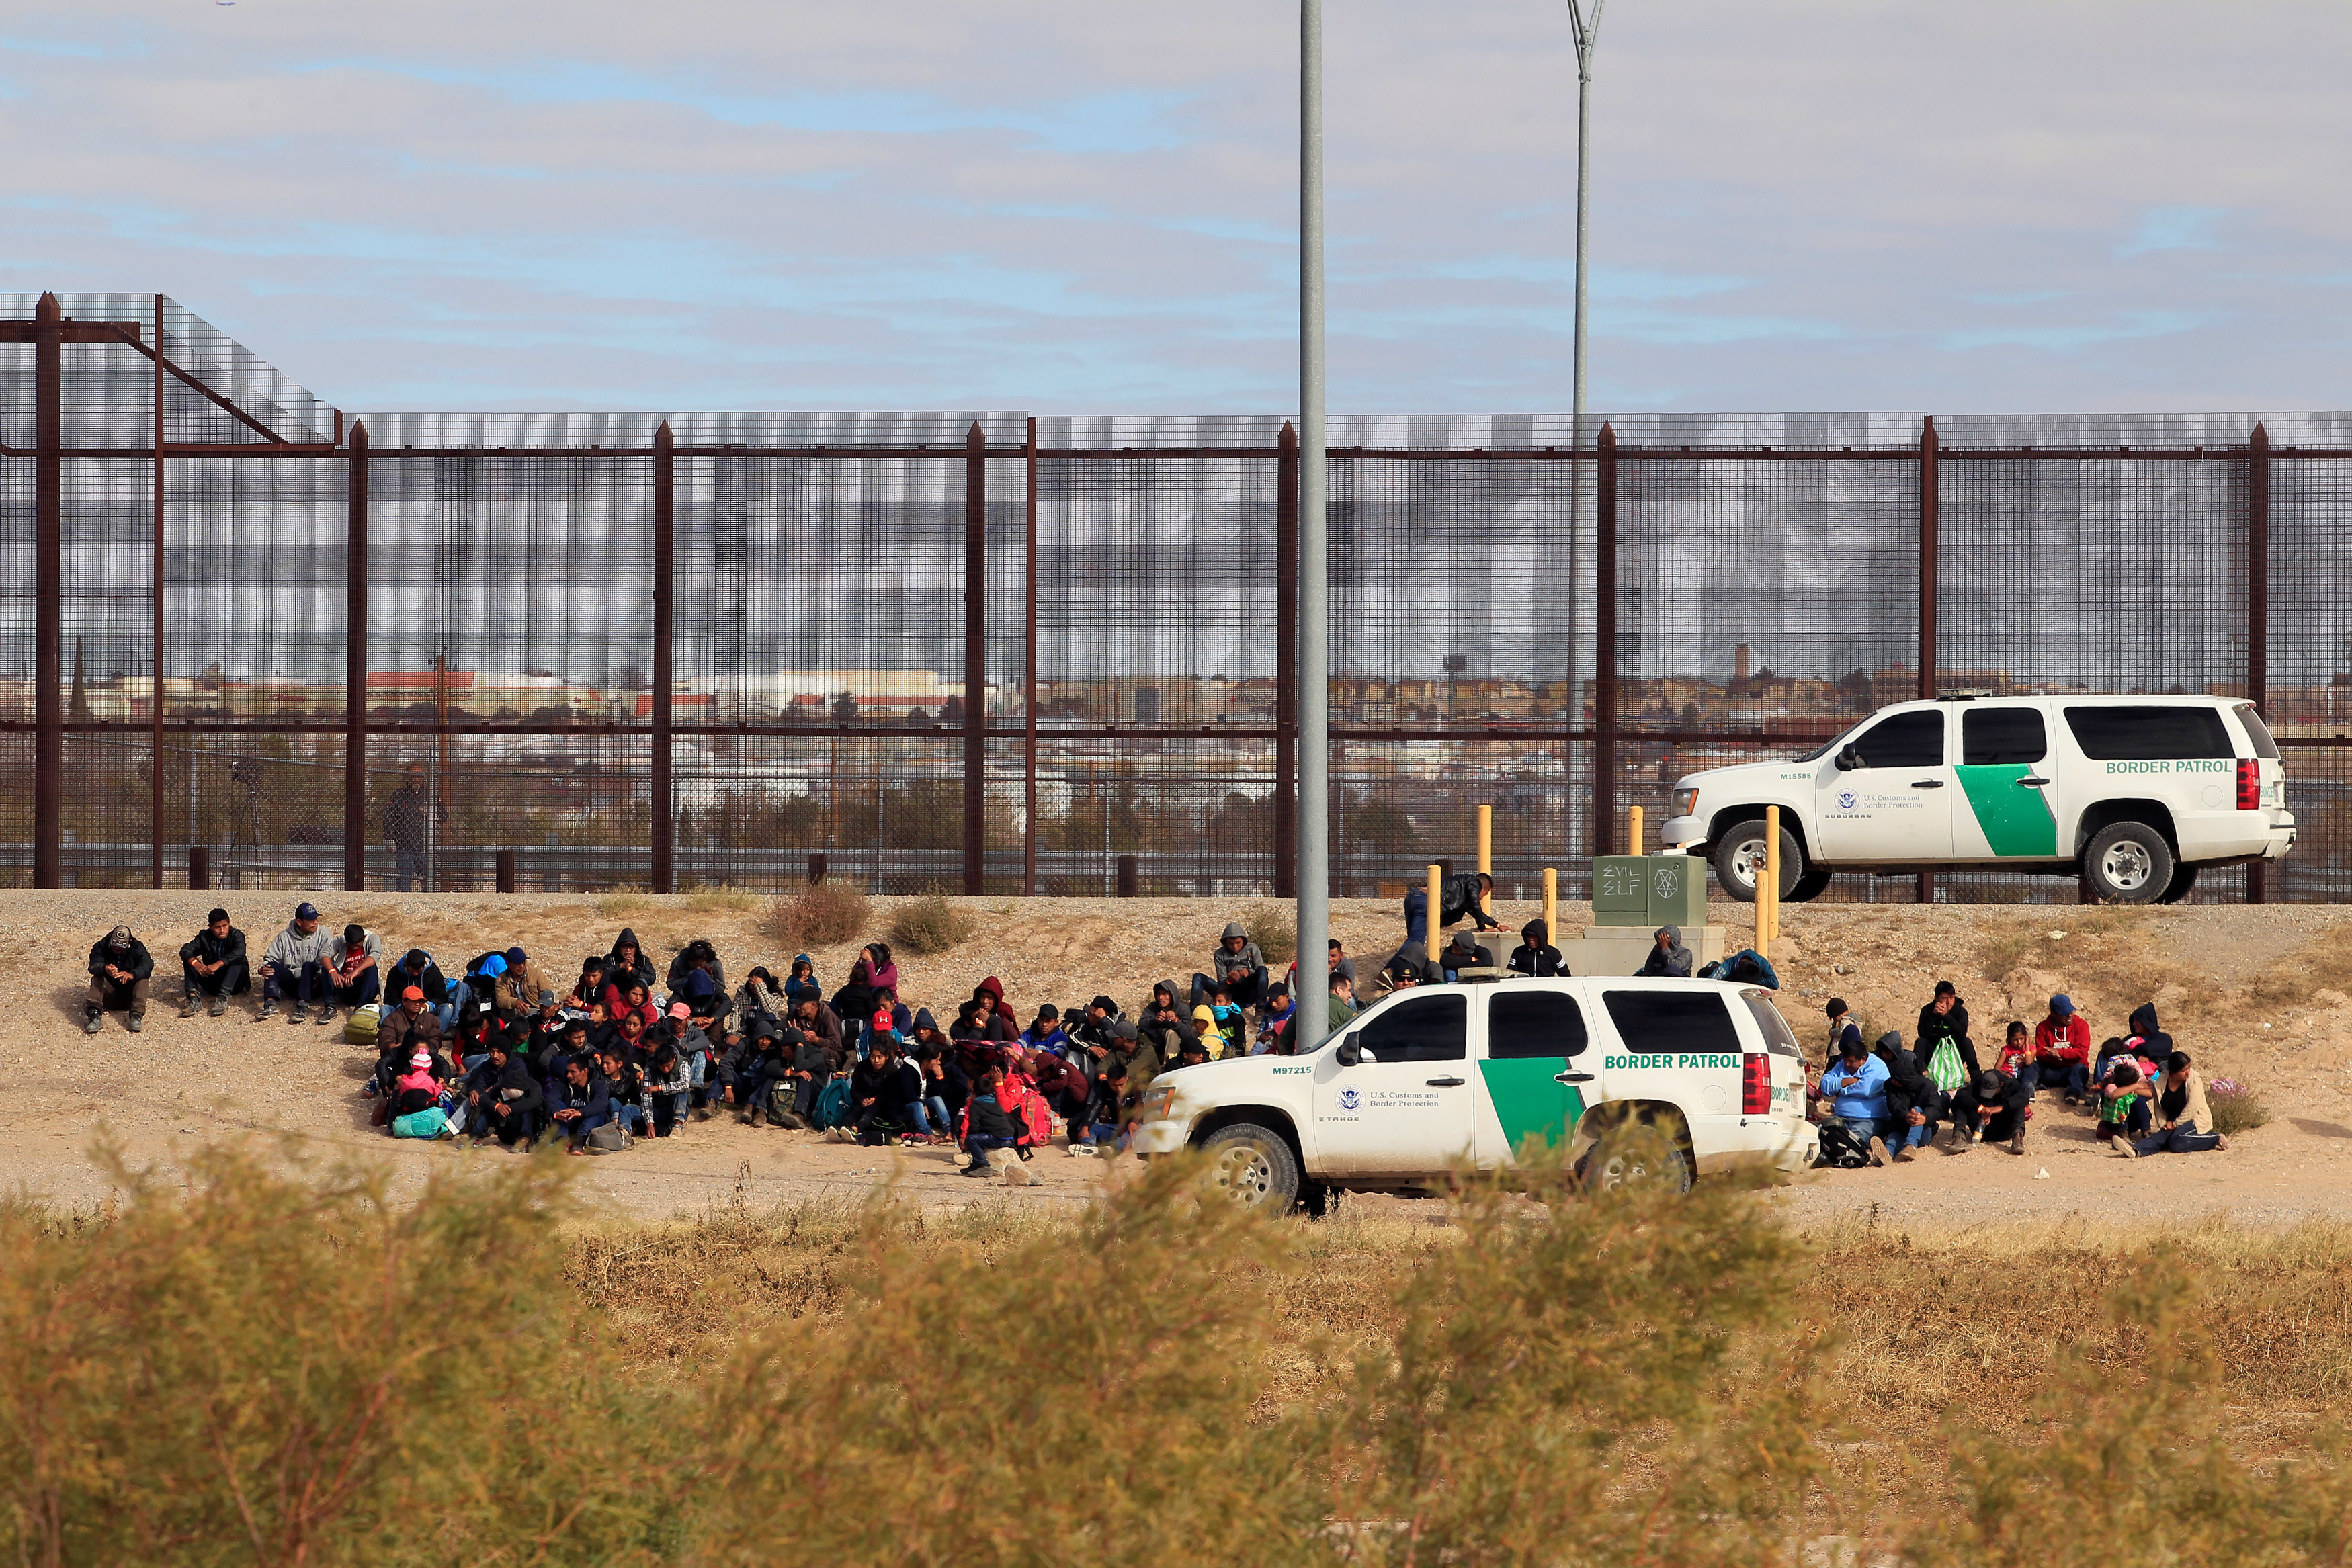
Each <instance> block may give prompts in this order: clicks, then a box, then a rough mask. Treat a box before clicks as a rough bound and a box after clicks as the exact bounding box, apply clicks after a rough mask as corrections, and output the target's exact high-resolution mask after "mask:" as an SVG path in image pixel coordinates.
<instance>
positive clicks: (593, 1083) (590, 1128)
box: [548, 1056, 613, 1155]
mask: <svg viewBox="0 0 2352 1568" xmlns="http://www.w3.org/2000/svg"><path fill="white" fill-rule="evenodd" d="M552 1103H553V1105H554V1107H555V1109H554V1110H553V1111H551V1113H549V1114H548V1122H549V1124H550V1126H551V1131H554V1132H558V1133H561V1134H563V1136H564V1137H565V1138H567V1139H568V1140H570V1142H571V1145H572V1146H571V1147H570V1148H568V1149H566V1150H565V1151H564V1152H565V1153H566V1154H572V1155H577V1154H583V1153H585V1152H586V1151H585V1150H584V1148H583V1145H585V1144H586V1143H587V1142H588V1134H591V1133H593V1132H594V1131H595V1130H596V1129H597V1128H599V1127H601V1126H603V1125H604V1124H605V1123H607V1122H609V1121H611V1120H612V1119H613V1092H612V1086H611V1085H610V1084H608V1083H606V1082H604V1079H602V1078H600V1077H598V1076H597V1075H596V1071H595V1061H594V1059H593V1057H585V1056H579V1057H574V1058H572V1061H570V1062H568V1063H567V1064H566V1065H565V1067H564V1071H563V1082H562V1084H561V1085H560V1086H559V1087H558V1088H557V1090H556V1092H555V1093H554V1095H553V1096H552Z"/></svg>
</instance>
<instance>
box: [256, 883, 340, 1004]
mask: <svg viewBox="0 0 2352 1568" xmlns="http://www.w3.org/2000/svg"><path fill="white" fill-rule="evenodd" d="M333 940H334V938H332V937H331V936H328V935H327V934H326V933H325V932H324V931H321V930H320V929H319V906H318V905H317V904H311V903H309V902H308V901H305V902H304V903H302V904H299V905H297V906H296V908H295V910H294V918H293V919H291V920H289V921H288V922H287V923H286V929H285V930H283V931H280V932H279V933H278V935H277V936H272V937H271V938H270V939H269V951H268V952H267V953H264V954H263V955H262V956H261V1014H260V1016H261V1017H263V1018H268V1017H270V1016H272V1015H273V1014H275V1013H276V1012H277V1011H278V998H280V997H287V996H290V997H292V998H294V1017H293V1019H292V1020H291V1021H293V1022H295V1023H300V1022H301V1021H302V1020H303V1019H307V1018H309V1017H310V1004H311V1003H312V1002H318V1003H320V1004H321V1005H323V1006H327V1007H332V1006H333V1005H334V992H333V991H331V989H329V988H328V980H327V946H328V944H329V943H330V942H331V941H333Z"/></svg>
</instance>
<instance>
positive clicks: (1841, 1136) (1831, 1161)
mask: <svg viewBox="0 0 2352 1568" xmlns="http://www.w3.org/2000/svg"><path fill="white" fill-rule="evenodd" d="M1821 1135H1822V1149H1821V1155H1820V1156H1819V1157H1818V1158H1816V1159H1815V1160H1814V1161H1813V1165H1814V1167H1815V1168H1816V1169H1819V1168H1821V1167H1823V1166H1827V1167H1828V1168H1829V1169H1832V1170H1841V1171H1852V1170H1860V1169H1861V1168H1862V1167H1863V1166H1866V1165H1868V1164H1869V1163H1870V1151H1869V1150H1868V1149H1867V1148H1865V1147H1864V1146H1863V1145H1862V1144H1861V1143H1860V1142H1858V1141H1857V1140H1856V1139H1855V1137H1854V1135H1853V1134H1852V1133H1849V1132H1847V1131H1846V1128H1845V1124H1844V1123H1843V1122H1824V1123H1822V1129H1821Z"/></svg>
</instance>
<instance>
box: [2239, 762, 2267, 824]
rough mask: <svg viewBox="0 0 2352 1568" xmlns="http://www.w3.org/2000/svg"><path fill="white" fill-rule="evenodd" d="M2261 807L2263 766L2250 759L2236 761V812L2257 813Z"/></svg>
mask: <svg viewBox="0 0 2352 1568" xmlns="http://www.w3.org/2000/svg"><path fill="white" fill-rule="evenodd" d="M2262 805H2263V765H2262V764H2261V763H2259V762H2257V761H2255V760H2254V759H2253V758H2251V757H2242V758H2239V759H2238V810H2241V811H2259V810H2262Z"/></svg>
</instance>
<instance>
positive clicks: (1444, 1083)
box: [1429, 1078, 1470, 1089]
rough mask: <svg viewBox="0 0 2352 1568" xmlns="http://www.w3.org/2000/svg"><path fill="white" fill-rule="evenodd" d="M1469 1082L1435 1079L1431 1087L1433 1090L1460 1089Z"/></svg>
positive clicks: (1463, 1079)
mask: <svg viewBox="0 0 2352 1568" xmlns="http://www.w3.org/2000/svg"><path fill="white" fill-rule="evenodd" d="M1467 1082H1470V1081H1469V1080H1468V1079H1466V1078H1433V1079H1431V1080H1430V1081H1429V1086H1430V1087H1431V1088H1432V1089H1459V1088H1461V1087H1462V1086H1463V1085H1464V1084H1465V1083H1467Z"/></svg>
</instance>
